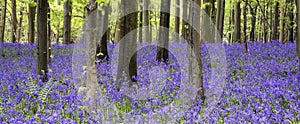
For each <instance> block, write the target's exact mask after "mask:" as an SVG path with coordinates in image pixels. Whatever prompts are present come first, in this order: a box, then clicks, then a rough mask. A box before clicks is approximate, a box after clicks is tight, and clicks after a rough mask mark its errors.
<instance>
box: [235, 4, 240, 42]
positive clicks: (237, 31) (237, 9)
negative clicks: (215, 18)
mask: <svg viewBox="0 0 300 124" xmlns="http://www.w3.org/2000/svg"><path fill="white" fill-rule="evenodd" d="M233 41H234V42H239V43H240V42H241V2H236V3H235V20H234V39H233Z"/></svg>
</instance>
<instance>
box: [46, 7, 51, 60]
mask: <svg viewBox="0 0 300 124" xmlns="http://www.w3.org/2000/svg"><path fill="white" fill-rule="evenodd" d="M47 8H48V13H47V15H48V25H47V28H48V29H47V41H48V42H47V50H48V52H47V61H48V63H50V62H51V58H50V56H51V23H50V20H51V14H50V12H51V10H50V4H49V2H48V3H47Z"/></svg>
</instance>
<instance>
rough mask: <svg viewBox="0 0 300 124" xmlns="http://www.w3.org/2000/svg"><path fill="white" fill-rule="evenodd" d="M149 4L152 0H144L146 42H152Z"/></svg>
mask: <svg viewBox="0 0 300 124" xmlns="http://www.w3.org/2000/svg"><path fill="white" fill-rule="evenodd" d="M149 4H150V0H144V10H145V11H144V15H143V16H144V19H143V20H144V26H145V27H144V36H145V42H151V40H150V27H149V26H151V25H150V23H149V22H150V18H149V12H150V11H149V10H148V9H149Z"/></svg>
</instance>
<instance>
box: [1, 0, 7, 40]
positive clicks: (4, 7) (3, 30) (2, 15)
mask: <svg viewBox="0 0 300 124" xmlns="http://www.w3.org/2000/svg"><path fill="white" fill-rule="evenodd" d="M2 4H3V6H2V9H1V24H0V26H1V27H0V28H1V29H0V42H4V33H5V21H6V5H7V1H6V0H3V1H2Z"/></svg>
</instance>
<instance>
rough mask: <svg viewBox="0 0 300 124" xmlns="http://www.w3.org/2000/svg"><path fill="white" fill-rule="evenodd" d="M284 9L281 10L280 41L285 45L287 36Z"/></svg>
mask: <svg viewBox="0 0 300 124" xmlns="http://www.w3.org/2000/svg"><path fill="white" fill-rule="evenodd" d="M284 17H285V14H284V8H281V9H280V18H281V19H280V32H279V41H281V42H282V43H285V35H284V32H285V30H284V28H285V26H284V25H285V23H284Z"/></svg>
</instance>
